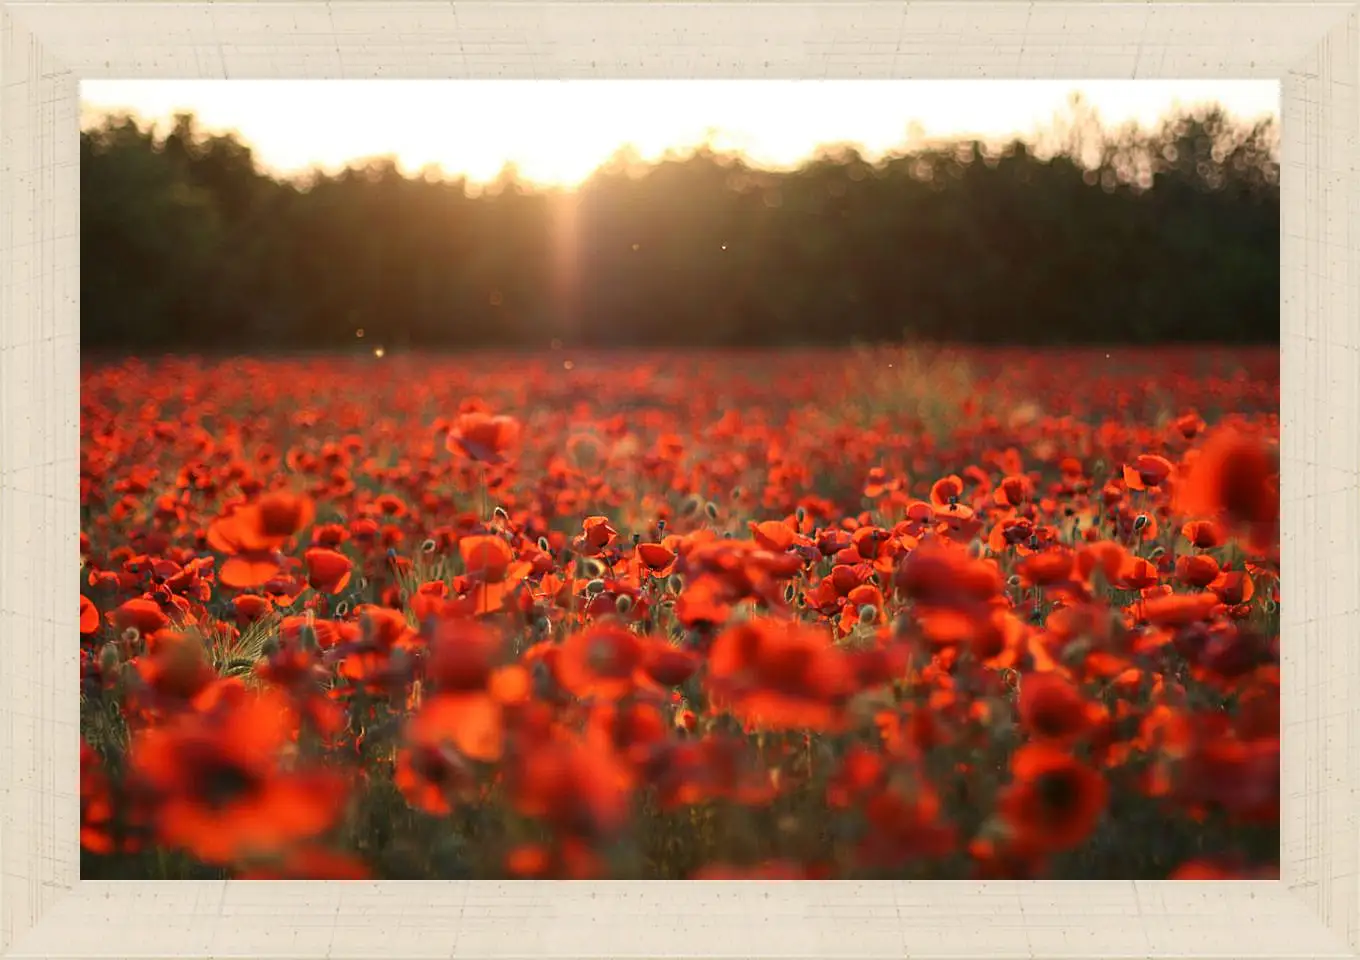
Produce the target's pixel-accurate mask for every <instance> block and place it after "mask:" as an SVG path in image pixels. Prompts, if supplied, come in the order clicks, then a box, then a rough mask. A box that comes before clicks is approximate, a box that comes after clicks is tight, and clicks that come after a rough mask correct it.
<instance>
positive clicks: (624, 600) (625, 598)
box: [614, 593, 633, 613]
mask: <svg viewBox="0 0 1360 960" xmlns="http://www.w3.org/2000/svg"><path fill="white" fill-rule="evenodd" d="M614 609H615V610H617V611H618V612H619V613H627V612H628V611H629V610H632V609H633V598H632V597H631V596H629V595H628V594H626V593H621V594H619V595H618V596H617V597H615V598H614Z"/></svg>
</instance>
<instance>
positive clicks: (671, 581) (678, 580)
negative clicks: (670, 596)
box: [666, 573, 685, 594]
mask: <svg viewBox="0 0 1360 960" xmlns="http://www.w3.org/2000/svg"><path fill="white" fill-rule="evenodd" d="M666 587H667V588H668V589H669V590H670V592H671V593H674V594H679V593H680V592H681V591H682V590H684V589H685V581H684V579H683V578H682V577H681V576H680V574H678V573H673V574H671V575H670V576H669V577H667V578H666Z"/></svg>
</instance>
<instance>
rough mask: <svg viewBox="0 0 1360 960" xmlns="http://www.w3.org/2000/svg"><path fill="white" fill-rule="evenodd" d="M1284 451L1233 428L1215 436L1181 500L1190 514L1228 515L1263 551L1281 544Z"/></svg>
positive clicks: (1196, 460) (1191, 469)
mask: <svg viewBox="0 0 1360 960" xmlns="http://www.w3.org/2000/svg"><path fill="white" fill-rule="evenodd" d="M1279 470H1280V467H1279V452H1278V451H1277V450H1276V449H1275V448H1274V447H1273V446H1270V445H1268V444H1266V443H1265V441H1263V440H1262V439H1260V438H1258V437H1253V436H1249V435H1247V434H1245V433H1242V432H1241V431H1238V430H1236V429H1233V428H1224V429H1221V430H1218V431H1217V432H1215V433H1214V434H1213V435H1211V436H1210V438H1209V440H1208V442H1207V443H1206V444H1205V445H1204V447H1203V449H1201V450H1200V451H1199V453H1198V456H1196V457H1195V458H1194V459H1193V461H1192V462H1191V463H1190V467H1189V471H1188V473H1187V476H1186V479H1185V482H1184V483H1183V484H1182V485H1181V488H1180V490H1179V494H1178V498H1177V508H1178V509H1179V510H1180V511H1181V512H1182V513H1185V514H1190V515H1192V516H1193V515H1199V516H1209V517H1219V516H1221V517H1223V518H1224V520H1226V521H1227V522H1228V523H1229V524H1230V525H1232V526H1233V527H1235V528H1236V529H1238V530H1240V531H1242V532H1243V533H1244V534H1245V535H1246V536H1247V537H1248V539H1249V541H1250V542H1251V544H1252V545H1253V546H1254V547H1256V548H1257V549H1263V550H1264V549H1270V548H1273V547H1276V546H1278V541H1279V523H1280V486H1279V484H1280V481H1279Z"/></svg>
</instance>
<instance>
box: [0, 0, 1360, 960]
mask: <svg viewBox="0 0 1360 960" xmlns="http://www.w3.org/2000/svg"><path fill="white" fill-rule="evenodd" d="M625 76H626V77H652V78H663V77H665V78H687V77H693V78H716V77H732V78H749V79H757V78H775V77H779V78H791V77H806V78H809V79H817V78H846V79H854V78H863V79H870V78H873V79H887V78H922V79H926V78H938V79H943V78H960V79H962V78H968V79H984V78H985V79H993V80H995V79H1008V78H1009V79H1017V78H1024V77H1036V78H1063V79H1066V78H1079V79H1106V78H1108V79H1135V80H1136V79H1148V78H1185V79H1191V78H1196V79H1198V78H1225V77H1231V78H1241V79H1268V78H1278V79H1279V81H1280V83H1281V98H1282V112H1281V117H1282V119H1281V130H1282V144H1281V182H1282V204H1283V205H1282V214H1281V225H1280V229H1281V244H1282V251H1281V258H1282V264H1281V269H1282V271H1283V274H1282V295H1281V418H1282V423H1283V425H1284V426H1283V434H1284V437H1283V441H1282V461H1283V465H1282V473H1283V475H1282V479H1281V506H1282V519H1283V522H1282V556H1283V566H1284V573H1283V582H1284V583H1285V584H1286V589H1287V590H1288V592H1289V597H1288V600H1287V601H1286V603H1285V604H1284V610H1283V631H1284V638H1285V644H1284V648H1283V653H1282V658H1283V673H1284V678H1285V679H1284V694H1283V701H1284V702H1283V706H1282V716H1283V720H1282V731H1281V736H1282V739H1283V742H1284V745H1285V746H1284V760H1283V770H1282V781H1283V786H1284V794H1283V798H1284V805H1283V823H1282V850H1281V879H1280V880H1279V881H1278V882H1254V881H1253V882H1248V881H1237V882H1228V883H1199V882H1188V881H1185V882H1162V883H1148V882H1136V883H1135V882H1114V881H1111V882H1105V883H1076V882H1068V883H1056V882H1027V883H1026V882H1015V883H963V882H954V883H919V882H917V883H912V882H901V883H888V882H876V883H835V882H827V883H813V882H797V883H794V882H785V883H779V884H776V883H757V882H731V883H726V882H703V883H700V882H689V883H664V882H659V881H658V882H655V883H651V884H625V883H610V882H578V883H562V882H559V883H551V882H530V881H521V882H514V883H496V882H454V881H449V882H439V883H370V882H352V883H302V882H298V883H292V882H270V883H265V882H254V883H251V882H226V883H222V882H203V883H188V882H186V883H143V882H105V883H94V882H81V881H80V879H79V846H78V843H79V841H78V822H79V799H78V787H79V784H78V773H77V768H78V737H77V709H78V707H77V669H76V667H77V658H76V645H75V644H74V643H73V642H72V640H73V638H74V636H75V634H76V627H77V623H76V617H77V614H76V603H75V596H74V594H75V587H76V577H77V576H78V569H77V565H76V563H75V557H76V540H77V507H78V494H77V477H76V474H77V469H78V468H77V464H78V458H77V450H78V442H79V440H78V435H79V386H78V370H79V354H80V334H79V331H80V326H79V310H80V298H79V269H80V263H79V260H80V249H79V242H78V238H79V198H78V184H79V180H78V176H79V150H78V117H79V102H78V101H79V84H80V81H81V80H82V79H86V78H119V79H128V78H157V77H159V78H167V79H168V78H180V79H187V78H218V79H221V78H226V79H234V78H253V79H264V78H277V79H283V78H289V77H296V78H355V79H357V78H386V79H392V80H397V79H400V78H435V77H443V78H471V77H480V78H504V79H511V78H520V79H540V80H542V79H553V78H610V77H625ZM1358 82H1360V7H1357V6H1356V5H1354V4H1351V3H1336V2H1307V0H1298V2H1284V0H1274V2H1252V3H1244V2H1199V3H1172V2H1152V3H1148V2H1143V3H1120V2H1100V0H1095V2H1036V3H1026V2H953V3H944V2H916V0H863V2H854V0H817V2H792V0H791V2H775V0H744V2H727V0H691V2H686V3H671V2H661V0H657V2H605V0H595V2H586V0H577V2H543V0H452V2H447V0H445V2H411V0H330V2H292V0H279V2H274V0H260V2H211V0H201V2H170V0H144V2H115V0H6V2H0V248H3V251H2V253H0V645H2V649H0V745H2V746H3V750H2V751H0V770H2V771H3V778H2V780H0V804H2V805H3V816H2V817H0V949H3V951H4V955H5V956H7V957H13V958H38V957H70V958H75V957H81V958H95V957H128V958H131V957H171V956H173V957H176V958H189V957H200V956H202V957H208V956H211V957H226V956H230V957H271V958H285V957H308V956H318V957H320V956H325V957H331V958H342V957H356V958H357V957H378V956H382V957H539V956H542V957H558V958H576V957H582V958H584V957H592V958H600V957H624V956H627V957H744V958H758V957H759V958H765V957H769V958H775V957H780V958H792V957H809V958H810V957H894V958H901V957H910V958H926V957H1082V958H1095V957H1133V956H1137V957H1203V956H1233V957H1251V958H1257V957H1259V958H1274V957H1281V958H1283V957H1328V958H1340V957H1355V956H1357V955H1360V643H1358V642H1357V638H1360V430H1357V424H1360V170H1358V169H1357V164H1358V163H1360V93H1358V90H1357V84H1358Z"/></svg>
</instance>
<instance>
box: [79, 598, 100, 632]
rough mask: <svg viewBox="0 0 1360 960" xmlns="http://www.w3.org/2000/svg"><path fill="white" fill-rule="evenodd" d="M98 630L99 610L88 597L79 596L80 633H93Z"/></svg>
mask: <svg viewBox="0 0 1360 960" xmlns="http://www.w3.org/2000/svg"><path fill="white" fill-rule="evenodd" d="M98 630H99V608H98V607H96V606H95V605H94V601H92V600H91V599H90V598H89V597H87V596H85V595H84V594H81V596H80V632H81V633H95V632H96V631H98Z"/></svg>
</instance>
